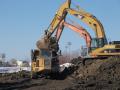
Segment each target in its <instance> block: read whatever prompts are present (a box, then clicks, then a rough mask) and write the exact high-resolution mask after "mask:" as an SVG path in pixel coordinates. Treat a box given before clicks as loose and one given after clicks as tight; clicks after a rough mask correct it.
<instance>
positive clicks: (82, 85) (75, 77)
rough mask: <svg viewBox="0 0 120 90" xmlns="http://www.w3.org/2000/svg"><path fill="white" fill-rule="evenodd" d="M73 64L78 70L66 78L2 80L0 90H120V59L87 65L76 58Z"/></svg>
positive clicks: (88, 63)
mask: <svg viewBox="0 0 120 90" xmlns="http://www.w3.org/2000/svg"><path fill="white" fill-rule="evenodd" d="M72 63H74V64H75V65H76V67H77V70H75V71H74V72H73V73H72V74H70V75H68V76H67V77H65V78H63V77H62V78H58V79H45V78H39V79H29V78H18V79H14V80H9V79H7V80H5V79H4V80H2V79H1V80H0V90H120V58H109V59H107V60H106V59H105V60H104V61H103V60H89V61H86V63H85V65H83V63H81V60H80V59H79V58H76V59H74V60H73V61H72ZM67 72H69V71H67ZM67 72H66V73H67ZM64 74H65V73H64Z"/></svg>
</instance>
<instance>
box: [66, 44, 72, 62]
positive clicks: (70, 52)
mask: <svg viewBox="0 0 120 90" xmlns="http://www.w3.org/2000/svg"><path fill="white" fill-rule="evenodd" d="M67 44H68V46H69V61H70V60H71V45H72V43H71V42H68V43H67Z"/></svg>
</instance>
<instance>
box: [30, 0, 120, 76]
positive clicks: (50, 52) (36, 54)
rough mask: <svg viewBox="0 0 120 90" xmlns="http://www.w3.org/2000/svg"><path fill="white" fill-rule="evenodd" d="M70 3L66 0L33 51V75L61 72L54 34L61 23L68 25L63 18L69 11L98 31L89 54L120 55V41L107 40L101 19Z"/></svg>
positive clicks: (101, 55) (93, 55)
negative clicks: (76, 8) (74, 7)
mask: <svg viewBox="0 0 120 90" xmlns="http://www.w3.org/2000/svg"><path fill="white" fill-rule="evenodd" d="M70 4H71V0H66V2H65V3H64V4H62V5H61V6H60V8H59V10H58V11H57V13H56V15H55V17H54V18H53V20H52V22H51V24H50V26H49V27H48V29H47V30H45V34H44V37H43V38H41V39H40V40H39V41H38V42H37V49H35V50H32V51H31V59H32V66H31V70H32V75H34V74H44V75H46V74H50V73H59V71H60V70H59V69H60V67H59V60H58V57H59V45H58V41H59V39H57V38H56V36H52V35H53V33H54V32H55V31H56V29H57V28H58V27H59V25H60V24H64V25H67V23H65V22H63V20H65V18H66V16H67V14H68V13H69V14H70V15H73V16H75V17H77V18H79V19H80V20H81V21H83V22H84V23H86V24H87V25H88V26H90V27H91V28H92V29H93V30H94V31H95V33H96V37H95V38H92V39H91V40H92V42H91V44H89V45H90V46H89V47H90V50H89V52H88V55H87V56H89V57H93V58H95V57H103V56H120V42H119V41H113V42H111V43H108V42H107V38H106V35H105V32H104V28H103V26H102V24H101V23H100V21H99V20H98V19H97V18H96V17H95V16H93V15H91V14H90V13H88V12H85V11H80V10H74V9H71V8H70ZM64 25H63V27H61V28H62V29H63V28H64ZM62 29H61V30H62ZM59 35H60V34H58V37H59ZM88 43H89V42H88ZM88 43H87V44H88Z"/></svg>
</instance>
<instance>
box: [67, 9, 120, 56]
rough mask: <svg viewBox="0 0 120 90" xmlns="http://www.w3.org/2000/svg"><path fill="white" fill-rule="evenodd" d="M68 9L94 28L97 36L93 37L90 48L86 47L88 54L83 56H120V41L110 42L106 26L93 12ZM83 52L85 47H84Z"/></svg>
mask: <svg viewBox="0 0 120 90" xmlns="http://www.w3.org/2000/svg"><path fill="white" fill-rule="evenodd" d="M66 11H67V12H68V13H69V14H70V15H73V16H75V17H77V18H78V19H80V20H81V21H83V22H84V23H86V24H87V25H88V26H90V28H92V30H94V31H95V34H96V37H95V38H92V42H91V47H90V49H89V48H88V47H87V48H88V49H86V50H88V51H86V54H87V55H84V57H83V58H101V57H109V56H120V41H112V42H111V43H108V41H107V38H106V35H105V31H104V27H103V25H102V24H101V22H100V21H99V20H98V19H97V18H96V17H95V16H94V15H92V14H90V13H88V12H85V11H84V10H79V11H78V10H74V9H71V8H68V9H66ZM83 52H85V49H84V48H83Z"/></svg>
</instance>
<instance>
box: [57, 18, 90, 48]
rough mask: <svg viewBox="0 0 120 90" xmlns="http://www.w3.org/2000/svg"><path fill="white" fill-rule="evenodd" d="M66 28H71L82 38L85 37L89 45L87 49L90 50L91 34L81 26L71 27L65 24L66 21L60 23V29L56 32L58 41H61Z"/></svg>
mask: <svg viewBox="0 0 120 90" xmlns="http://www.w3.org/2000/svg"><path fill="white" fill-rule="evenodd" d="M64 26H65V27H68V28H70V29H71V30H73V31H75V32H77V33H79V34H80V36H81V37H83V38H84V39H85V40H86V44H87V47H88V48H90V47H91V40H92V39H91V36H90V34H89V33H88V32H87V31H86V30H85V29H84V28H83V27H81V26H79V27H76V26H74V25H71V24H69V23H67V22H65V21H64V20H63V21H62V22H61V23H60V25H59V27H58V30H57V32H56V37H57V40H58V41H59V39H60V36H61V34H62V32H63V28H64Z"/></svg>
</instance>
